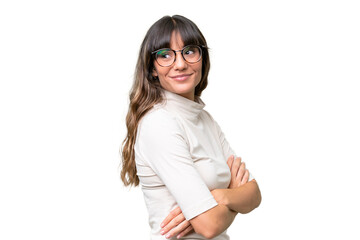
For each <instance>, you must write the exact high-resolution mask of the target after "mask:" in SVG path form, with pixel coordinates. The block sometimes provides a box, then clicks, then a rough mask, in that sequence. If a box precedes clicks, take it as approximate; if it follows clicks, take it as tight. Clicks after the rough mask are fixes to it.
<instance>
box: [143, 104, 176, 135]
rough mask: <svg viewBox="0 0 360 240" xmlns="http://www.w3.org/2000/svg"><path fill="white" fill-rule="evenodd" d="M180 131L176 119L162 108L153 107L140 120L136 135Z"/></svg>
mask: <svg viewBox="0 0 360 240" xmlns="http://www.w3.org/2000/svg"><path fill="white" fill-rule="evenodd" d="M175 130H176V131H179V130H180V125H179V123H178V119H177V117H176V116H175V115H173V114H172V113H171V112H169V111H167V110H166V109H164V108H163V107H162V106H158V105H156V106H154V107H153V108H152V109H151V110H150V111H149V112H147V113H146V114H145V116H144V117H143V118H142V119H141V120H140V122H139V126H138V133H150V134H152V133H153V134H155V133H160V132H174V131H175Z"/></svg>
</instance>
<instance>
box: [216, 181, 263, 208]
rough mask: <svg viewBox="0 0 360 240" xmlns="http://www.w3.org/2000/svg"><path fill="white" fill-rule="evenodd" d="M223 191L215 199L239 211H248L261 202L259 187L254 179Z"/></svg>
mask: <svg viewBox="0 0 360 240" xmlns="http://www.w3.org/2000/svg"><path fill="white" fill-rule="evenodd" d="M223 191H224V192H223V197H222V198H221V199H217V201H218V202H219V203H220V204H224V205H225V206H227V207H228V208H229V209H231V210H234V211H236V212H239V213H243V214H245V213H249V212H251V211H252V210H254V209H255V208H257V207H258V206H259V205H260V203H261V193H260V189H259V186H258V184H257V182H256V181H255V180H252V181H250V182H248V183H246V184H244V185H242V186H240V187H237V188H232V189H224V190H223Z"/></svg>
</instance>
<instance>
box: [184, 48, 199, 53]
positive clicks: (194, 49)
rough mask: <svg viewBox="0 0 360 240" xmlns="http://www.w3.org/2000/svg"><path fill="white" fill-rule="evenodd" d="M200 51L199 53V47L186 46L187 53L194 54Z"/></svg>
mask: <svg viewBox="0 0 360 240" xmlns="http://www.w3.org/2000/svg"><path fill="white" fill-rule="evenodd" d="M198 53H199V49H198V47H196V46H187V47H185V48H184V54H185V55H194V54H198Z"/></svg>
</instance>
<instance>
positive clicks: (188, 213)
mask: <svg viewBox="0 0 360 240" xmlns="http://www.w3.org/2000/svg"><path fill="white" fill-rule="evenodd" d="M217 205H218V203H217V202H216V201H215V199H214V198H213V197H211V198H208V199H206V200H204V201H202V202H197V203H196V204H195V205H193V206H191V207H189V208H186V209H182V212H183V214H184V216H185V218H186V220H188V221H189V220H190V219H192V218H194V217H196V216H197V215H200V214H201V213H203V212H206V211H207V210H209V209H211V208H213V207H215V206H217Z"/></svg>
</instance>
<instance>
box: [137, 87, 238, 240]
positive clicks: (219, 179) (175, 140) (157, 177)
mask: <svg viewBox="0 0 360 240" xmlns="http://www.w3.org/2000/svg"><path fill="white" fill-rule="evenodd" d="M164 98H165V101H164V103H162V104H158V105H156V106H154V108H153V109H152V110H150V111H149V112H148V113H147V114H146V115H145V116H144V117H143V119H142V120H141V121H140V123H139V126H138V132H137V139H136V143H135V160H136V168H137V175H138V176H139V179H140V184H141V187H142V191H143V193H144V199H145V203H146V206H147V209H148V212H149V224H150V227H151V239H153V240H155V239H165V237H164V236H162V235H161V234H160V230H161V228H160V223H161V222H162V221H163V220H164V219H165V217H166V216H167V215H168V214H169V213H170V211H171V210H172V209H174V208H175V207H176V206H180V208H181V210H182V212H183V214H184V216H185V217H186V219H187V220H190V219H192V218H194V217H196V216H197V215H199V214H201V213H203V212H205V211H207V210H209V209H211V208H213V207H215V206H216V205H217V202H216V201H215V199H214V198H213V196H212V195H211V193H210V191H211V190H213V189H217V188H227V187H228V185H229V183H230V177H231V174H230V170H229V167H228V166H227V164H226V161H227V158H228V157H229V156H230V155H234V152H233V150H232V149H231V148H230V146H229V144H228V142H227V141H226V139H225V137H224V134H223V133H222V132H221V130H220V127H219V126H218V124H217V123H216V122H215V121H214V120H213V118H212V117H211V116H210V114H209V113H207V112H206V111H205V110H204V109H203V108H204V106H205V104H204V103H203V102H202V101H201V99H200V98H199V99H196V101H191V100H189V99H187V98H184V97H182V96H180V95H177V94H174V93H171V92H168V91H165V90H164ZM174 239H176V238H175V237H174ZM184 239H205V238H204V237H202V236H201V235H199V234H196V233H192V234H189V235H187V236H186V237H184ZM214 239H217V240H225V239H229V237H228V235H227V234H226V231H225V232H224V233H222V234H221V235H219V236H218V237H216V238H214Z"/></svg>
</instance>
